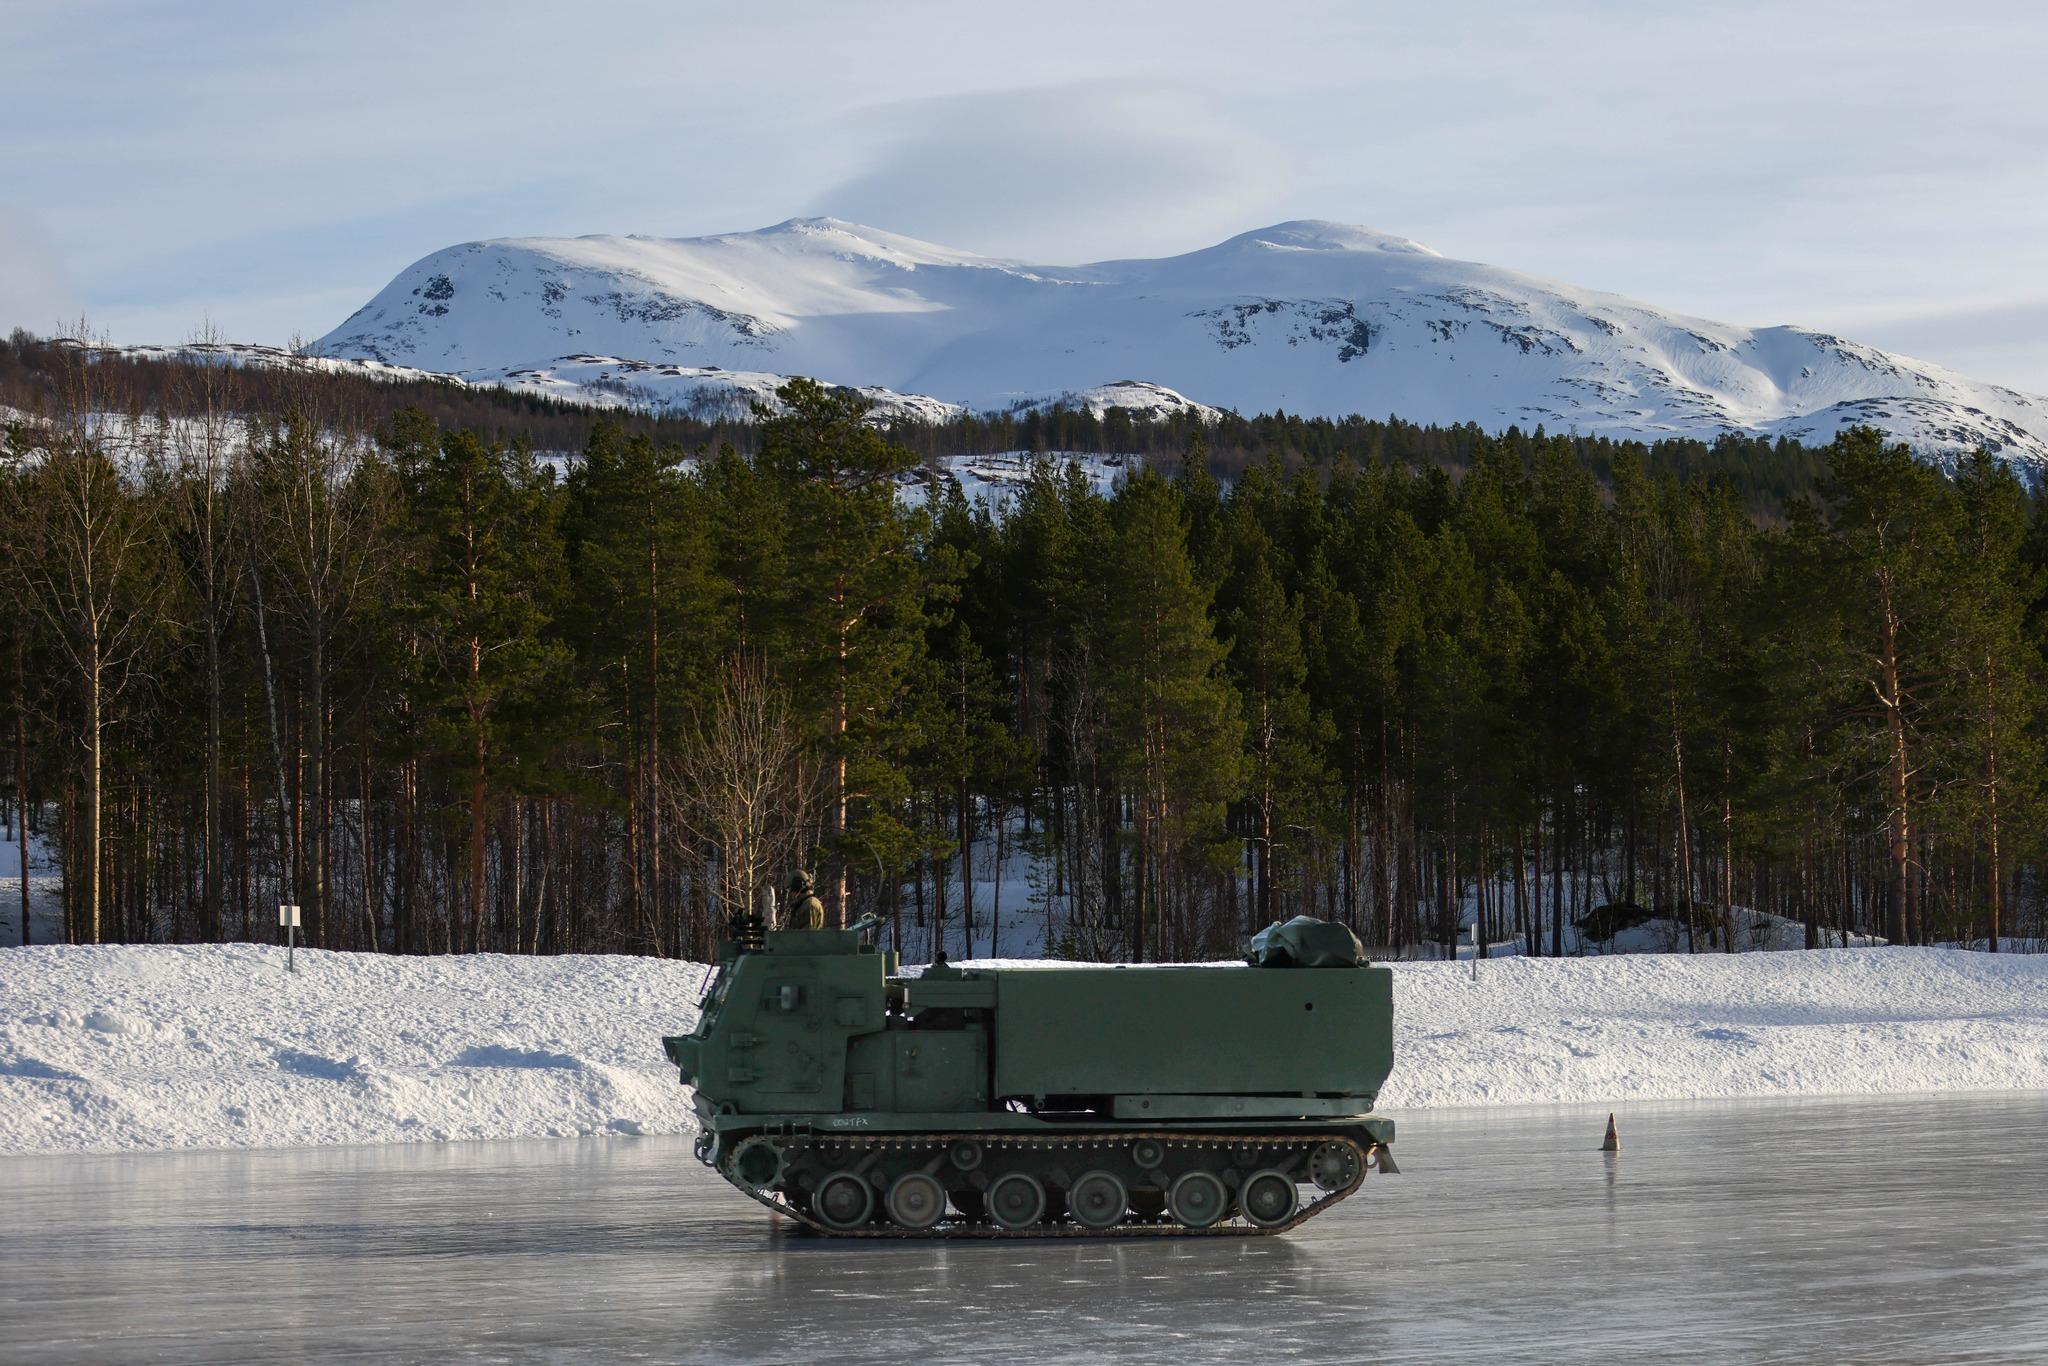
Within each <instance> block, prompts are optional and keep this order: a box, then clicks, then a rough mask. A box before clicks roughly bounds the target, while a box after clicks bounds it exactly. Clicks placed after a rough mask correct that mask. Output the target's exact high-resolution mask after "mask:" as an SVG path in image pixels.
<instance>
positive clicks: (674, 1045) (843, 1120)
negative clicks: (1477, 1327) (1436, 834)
mask: <svg viewBox="0 0 2048 1366" xmlns="http://www.w3.org/2000/svg"><path fill="white" fill-rule="evenodd" d="M869 928H871V922H863V923H862V924H861V925H859V926H856V927H855V928H854V929H851V930H791V931H783V932H770V933H766V934H763V933H760V932H759V931H758V930H756V931H755V932H754V933H752V934H749V935H746V936H744V937H743V938H742V939H741V940H739V941H737V942H729V943H727V944H725V945H724V946H722V948H721V952H720V955H719V964H718V968H717V971H716V974H715V976H714V977H713V978H712V980H711V983H710V985H709V988H708V990H707V991H706V993H705V997H704V1000H703V1002H702V1006H701V1014H700V1018H699V1021H698V1024H697V1029H696V1032H695V1033H693V1034H690V1035H687V1036H682V1037H675V1038H668V1039H664V1040H663V1041H662V1042H663V1044H664V1046H665V1047H666V1049H667V1051H668V1056H669V1058H670V1059H671V1060H672V1061H673V1062H674V1063H675V1064H676V1066H677V1067H678V1068H679V1069H680V1070H681V1072H682V1079H683V1081H684V1082H685V1083H687V1084H689V1085H691V1086H694V1087H695V1088H696V1109H697V1118H698V1124H699V1129H700V1132H699V1137H698V1140H697V1156H698V1157H699V1158H700V1159H701V1160H703V1161H704V1162H705V1163H706V1164H707V1165H709V1166H710V1167H712V1168H713V1169H714V1170H716V1171H717V1172H718V1173H719V1175H721V1176H723V1177H724V1178H725V1179H726V1180H727V1181H730V1182H731V1183H732V1184H733V1185H735V1186H737V1187H738V1188H739V1189H741V1190H742V1191H745V1192H746V1193H747V1194H748V1195H750V1196H752V1197H753V1198H754V1199H756V1200H758V1201H760V1202H761V1203H762V1204H764V1205H767V1206H768V1207H769V1208H771V1209H774V1210H777V1211H780V1212H781V1213H783V1214H786V1215H788V1216H789V1217H790V1218H792V1219H795V1220H797V1221H799V1222H800V1223H802V1224H804V1225H806V1226H808V1227H810V1228H812V1229H815V1230H817V1231H819V1232H821V1233H826V1234H832V1235H837V1236H842V1237H845V1236H852V1237H865V1238H886V1237H931V1236H944V1237H969V1238H996V1237H1086V1236H1091V1235H1115V1236H1128V1235H1133V1234H1140V1235H1143V1234H1168V1235H1171V1234H1254V1233H1278V1232H1282V1231H1284V1230H1286V1229H1290V1228H1292V1227H1294V1226H1295V1225H1296V1224H1298V1223H1300V1222H1301V1221H1302V1220H1304V1219H1306V1218H1308V1217H1309V1216H1311V1215H1313V1214H1316V1213H1318V1212H1320V1211H1321V1210H1323V1209H1325V1208H1327V1207H1328V1206H1330V1205H1331V1204H1334V1203H1335V1202H1336V1201H1338V1200H1341V1199H1343V1198H1344V1197H1345V1196H1347V1195H1349V1194H1351V1192H1352V1191H1354V1190H1356V1189H1357V1188H1358V1186H1359V1183H1360V1182H1361V1181H1362V1180H1363V1179H1364V1177H1365V1175H1366V1172H1367V1169H1368V1168H1369V1167H1377V1168H1378V1169H1379V1170H1381V1171H1384V1172H1392V1171H1394V1170H1395V1167H1394V1164H1393V1162H1392V1160H1391V1157H1390V1156H1389V1154H1388V1151H1387V1145H1388V1144H1389V1143H1390V1142H1392V1141H1393V1137H1394V1126H1393V1124H1392V1122H1391V1121H1389V1120H1385V1119H1381V1118H1379V1117H1377V1116H1375V1115H1372V1114H1370V1113H1369V1112H1370V1111H1371V1109H1372V1105H1373V1098H1374V1096H1375V1094H1376V1093H1377V1092H1378V1090H1379V1088H1380V1084H1381V1083H1382V1082H1383V1081H1385V1079H1386V1076H1387V1073H1388V1071H1389V1069H1390V1068H1391V1067H1392V1064H1393V1042H1392V1034H1393V979H1392V974H1391V973H1389V972H1388V971H1387V970H1386V969H1385V968H1379V967H1372V966H1369V965H1367V964H1365V963H1364V961H1363V956H1362V954H1357V953H1342V952H1340V953H1338V954H1336V955H1334V956H1332V955H1328V954H1321V955H1318V954H1313V953H1311V954H1301V953H1296V954H1295V955H1293V956H1291V957H1290V955H1289V954H1288V952H1287V951H1286V948H1285V946H1284V945H1281V944H1279V943H1278V941H1277V940H1276V941H1275V945H1274V946H1273V947H1272V948H1270V949H1269V951H1267V952H1265V953H1264V961H1266V962H1277V963H1299V962H1301V961H1304V960H1306V961H1312V962H1329V963H1334V964H1335V965H1334V966H1317V967H1307V966H1271V967H1261V966H1251V965H1217V966H1203V967H1142V966H1141V967H1106V966H1068V965H1063V964H1062V965H1047V966H1044V967H1038V966H1030V967H1003V968H973V969H968V970H961V969H958V968H953V967H949V966H947V965H945V964H944V963H940V964H939V965H937V966H934V967H932V968H929V969H927V970H926V971H925V972H924V974H923V975H922V976H917V977H902V976H897V975H896V966H897V964H896V955H894V954H893V953H881V952H877V951H876V950H875V949H874V948H872V947H870V946H869V945H867V944H864V943H863V942H862V938H863V934H864V932H865V931H866V930H867V929H869ZM1318 929H1320V930H1321V931H1322V932H1324V935H1325V938H1326V940H1327V934H1328V933H1329V932H1334V933H1336V934H1337V935H1341V936H1342V938H1343V940H1344V941H1348V943H1349V944H1350V945H1351V946H1352V947H1353V948H1354V949H1355V947H1356V945H1357V941H1356V939H1354V938H1352V936H1351V935H1350V932H1349V931H1348V930H1344V929H1342V927H1340V926H1333V925H1323V924H1322V923H1321V922H1317V921H1310V920H1305V919H1301V920H1296V921H1294V922H1291V923H1290V924H1289V925H1288V926H1285V927H1279V926H1276V927H1275V928H1274V930H1271V931H1267V932H1266V934H1265V935H1262V936H1261V940H1266V939H1271V938H1273V937H1274V936H1276V935H1279V934H1280V933H1281V931H1283V930H1285V931H1289V932H1294V931H1298V930H1306V931H1307V932H1308V936H1309V938H1311V939H1313V938H1314V937H1315V935H1316V932H1317V930H1318ZM1255 947H1257V946H1256V945H1255ZM1297 947H1298V944H1297ZM1258 957H1259V956H1258V955H1256V954H1255V961H1257V959H1258ZM1304 1191H1306V1194H1304Z"/></svg>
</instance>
